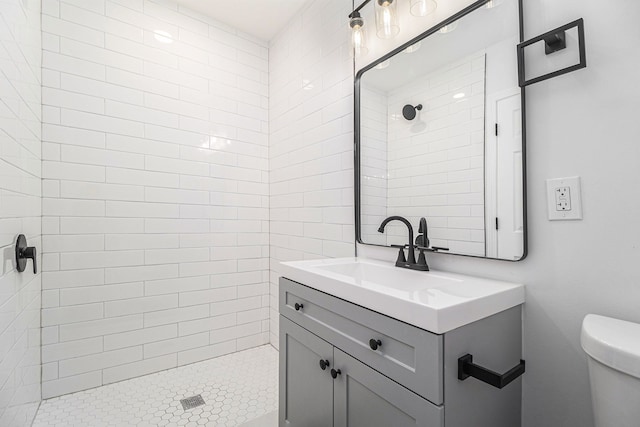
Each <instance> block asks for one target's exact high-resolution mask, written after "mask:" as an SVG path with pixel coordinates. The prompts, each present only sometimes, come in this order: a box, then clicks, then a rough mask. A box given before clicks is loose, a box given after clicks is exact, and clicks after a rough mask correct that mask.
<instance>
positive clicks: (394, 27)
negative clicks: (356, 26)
mask: <svg viewBox="0 0 640 427" xmlns="http://www.w3.org/2000/svg"><path fill="white" fill-rule="evenodd" d="M375 8H376V34H377V35H378V37H380V38H381V39H390V38H392V37H395V36H397V35H398V33H399V32H400V26H399V25H398V10H397V1H396V0H376V3H375Z"/></svg>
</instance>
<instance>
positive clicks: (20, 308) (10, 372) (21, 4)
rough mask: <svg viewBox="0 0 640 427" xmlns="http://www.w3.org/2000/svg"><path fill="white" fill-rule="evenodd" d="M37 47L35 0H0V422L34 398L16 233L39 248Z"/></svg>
mask: <svg viewBox="0 0 640 427" xmlns="http://www.w3.org/2000/svg"><path fill="white" fill-rule="evenodd" d="M40 53H41V47H40V2H39V1H34V0H28V1H21V0H0V176H1V177H2V178H1V179H0V248H1V250H2V266H1V267H0V425H1V426H25V425H30V424H31V421H32V420H33V417H34V416H35V413H36V410H37V409H38V405H39V403H40V370H41V365H40V291H41V277H42V275H41V274H40V272H39V271H38V274H37V275H34V274H33V270H32V268H33V267H32V265H31V261H29V263H28V265H27V269H26V270H25V271H24V272H23V273H18V272H17V271H16V265H15V264H16V263H15V249H14V248H15V243H16V238H17V237H18V235H19V234H24V235H25V236H26V237H27V242H28V244H29V245H30V246H35V247H36V249H37V251H40V248H41V247H42V245H41V234H42V233H41V212H42V209H41V185H40V177H41V166H40V157H41V150H42V144H41V138H40V135H41V117H42V113H41V109H42V103H41V99H40V76H41V73H40ZM40 261H41V257H40V256H38V262H40Z"/></svg>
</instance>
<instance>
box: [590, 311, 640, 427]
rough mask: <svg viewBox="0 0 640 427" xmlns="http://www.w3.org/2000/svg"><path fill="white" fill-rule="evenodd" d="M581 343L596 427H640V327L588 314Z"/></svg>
mask: <svg viewBox="0 0 640 427" xmlns="http://www.w3.org/2000/svg"><path fill="white" fill-rule="evenodd" d="M581 342H582V348H583V349H584V351H585V352H586V353H587V355H588V356H589V359H588V360H589V377H590V380H591V398H592V401H593V413H594V416H595V425H596V427H638V426H640V324H637V323H632V322H626V321H624V320H618V319H612V318H610V317H604V316H597V315H595V314H589V315H587V316H586V317H585V318H584V321H583V322H582V334H581Z"/></svg>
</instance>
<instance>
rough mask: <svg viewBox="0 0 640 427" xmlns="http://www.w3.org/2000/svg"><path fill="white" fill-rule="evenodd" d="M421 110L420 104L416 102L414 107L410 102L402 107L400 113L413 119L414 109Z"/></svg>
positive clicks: (414, 116)
mask: <svg viewBox="0 0 640 427" xmlns="http://www.w3.org/2000/svg"><path fill="white" fill-rule="evenodd" d="M420 110H422V104H418V105H416V106H415V107H414V106H413V105H411V104H407V105H405V106H404V107H403V108H402V115H403V116H404V118H405V119H407V120H413V119H415V118H416V114H417V113H416V111H420Z"/></svg>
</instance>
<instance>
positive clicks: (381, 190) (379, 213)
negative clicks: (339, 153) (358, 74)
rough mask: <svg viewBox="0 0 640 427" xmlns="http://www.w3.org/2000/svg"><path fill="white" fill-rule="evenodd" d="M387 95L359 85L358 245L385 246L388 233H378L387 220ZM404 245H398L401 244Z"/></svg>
mask: <svg viewBox="0 0 640 427" xmlns="http://www.w3.org/2000/svg"><path fill="white" fill-rule="evenodd" d="M388 111H389V100H388V97H387V93H386V92H383V91H381V90H378V89H374V88H372V87H367V85H366V83H365V82H362V83H361V85H360V204H361V211H360V215H361V221H362V230H361V237H362V241H363V242H366V243H373V244H376V245H387V236H388V233H385V234H382V233H379V232H378V227H379V226H380V223H382V221H383V220H384V219H385V218H386V217H388V216H389V215H388V214H387V192H388V190H387V188H388V186H389V183H388V178H389V164H388V155H387V151H388V150H389V147H388V145H389V144H388V143H387V140H388V139H389V136H388V126H389V118H388ZM404 243H405V242H402V244H404Z"/></svg>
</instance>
